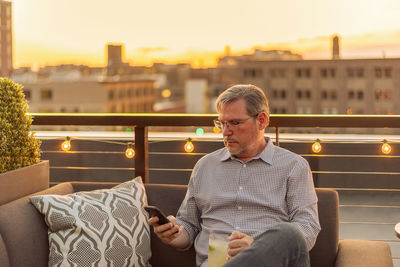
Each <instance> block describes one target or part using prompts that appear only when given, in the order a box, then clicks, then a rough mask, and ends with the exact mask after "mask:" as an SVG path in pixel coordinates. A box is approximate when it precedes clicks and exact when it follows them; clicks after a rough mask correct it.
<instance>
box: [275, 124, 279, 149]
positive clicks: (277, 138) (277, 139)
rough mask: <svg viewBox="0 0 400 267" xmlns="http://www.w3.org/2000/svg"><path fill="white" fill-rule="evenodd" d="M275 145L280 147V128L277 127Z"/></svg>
mask: <svg viewBox="0 0 400 267" xmlns="http://www.w3.org/2000/svg"><path fill="white" fill-rule="evenodd" d="M275 145H276V146H279V127H278V126H276V127H275Z"/></svg>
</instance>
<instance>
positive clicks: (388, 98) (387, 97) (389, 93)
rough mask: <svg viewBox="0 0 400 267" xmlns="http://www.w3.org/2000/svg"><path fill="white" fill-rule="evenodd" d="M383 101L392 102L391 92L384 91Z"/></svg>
mask: <svg viewBox="0 0 400 267" xmlns="http://www.w3.org/2000/svg"><path fill="white" fill-rule="evenodd" d="M385 100H388V101H390V100H392V91H391V90H386V91H385Z"/></svg>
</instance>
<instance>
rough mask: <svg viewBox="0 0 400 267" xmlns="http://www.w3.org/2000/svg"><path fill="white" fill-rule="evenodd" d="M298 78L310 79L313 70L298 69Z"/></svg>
mask: <svg viewBox="0 0 400 267" xmlns="http://www.w3.org/2000/svg"><path fill="white" fill-rule="evenodd" d="M295 72H296V76H297V77H298V78H301V77H305V78H310V77H311V69H310V68H303V69H296V70H295Z"/></svg>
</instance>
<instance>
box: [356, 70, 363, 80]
mask: <svg viewBox="0 0 400 267" xmlns="http://www.w3.org/2000/svg"><path fill="white" fill-rule="evenodd" d="M356 76H357V77H358V78H362V77H364V69H362V68H357V69H356Z"/></svg>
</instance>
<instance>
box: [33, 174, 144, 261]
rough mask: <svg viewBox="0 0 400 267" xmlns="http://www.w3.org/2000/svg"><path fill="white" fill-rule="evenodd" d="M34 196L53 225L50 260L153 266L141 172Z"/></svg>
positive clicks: (50, 227) (38, 205)
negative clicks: (88, 187) (99, 185)
mask: <svg viewBox="0 0 400 267" xmlns="http://www.w3.org/2000/svg"><path fill="white" fill-rule="evenodd" d="M30 200H31V203H32V204H33V205H34V206H35V207H36V208H37V209H38V210H39V212H41V213H42V214H43V215H44V218H45V221H46V224H47V226H48V227H49V230H48V233H49V247H50V252H49V266H150V265H149V263H148V261H149V259H150V257H151V250H150V229H149V226H148V224H147V216H146V215H145V214H146V213H145V211H144V209H143V207H144V206H145V205H147V196H146V192H145V189H144V186H143V183H142V179H141V177H136V178H135V179H133V180H131V181H128V182H125V183H122V184H120V185H118V186H116V187H113V188H111V189H104V190H95V191H88V192H77V193H74V194H70V195H43V196H33V197H31V198H30Z"/></svg>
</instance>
